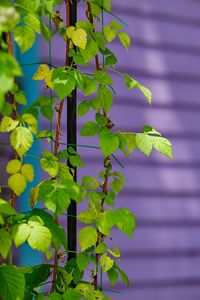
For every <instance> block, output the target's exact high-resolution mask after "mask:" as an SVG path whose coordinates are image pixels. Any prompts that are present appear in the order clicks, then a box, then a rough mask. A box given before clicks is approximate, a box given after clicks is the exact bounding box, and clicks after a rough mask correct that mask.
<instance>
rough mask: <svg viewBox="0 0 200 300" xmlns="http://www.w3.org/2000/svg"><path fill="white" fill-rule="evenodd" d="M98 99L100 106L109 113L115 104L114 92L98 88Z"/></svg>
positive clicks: (102, 87) (101, 87)
mask: <svg viewBox="0 0 200 300" xmlns="http://www.w3.org/2000/svg"><path fill="white" fill-rule="evenodd" d="M98 99H99V101H100V105H101V106H102V107H103V109H104V111H105V112H106V113H108V112H109V111H110V108H111V106H112V103H113V94H112V92H111V91H110V90H109V89H107V88H106V87H104V86H99V88H98Z"/></svg>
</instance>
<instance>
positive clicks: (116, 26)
mask: <svg viewBox="0 0 200 300" xmlns="http://www.w3.org/2000/svg"><path fill="white" fill-rule="evenodd" d="M110 26H111V27H112V28H113V29H115V30H122V29H123V26H122V25H121V24H119V23H118V22H117V21H110Z"/></svg>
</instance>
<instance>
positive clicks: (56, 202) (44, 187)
mask: <svg viewBox="0 0 200 300" xmlns="http://www.w3.org/2000/svg"><path fill="white" fill-rule="evenodd" d="M70 183H71V186H72V183H73V181H71V180H70ZM69 192H70V191H68V190H67V188H66V187H65V186H64V185H62V183H60V184H59V183H57V182H55V181H52V180H46V181H44V182H43V183H42V184H41V185H40V189H39V196H38V197H39V198H40V199H43V200H44V204H45V206H46V207H47V208H48V209H49V210H51V211H52V212H53V213H55V215H56V216H58V215H60V214H62V213H63V212H64V211H65V210H67V208H68V206H69V204H70V195H69Z"/></svg>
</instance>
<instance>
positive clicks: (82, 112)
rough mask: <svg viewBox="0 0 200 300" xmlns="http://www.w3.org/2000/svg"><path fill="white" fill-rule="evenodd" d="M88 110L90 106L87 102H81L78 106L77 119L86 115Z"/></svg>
mask: <svg viewBox="0 0 200 300" xmlns="http://www.w3.org/2000/svg"><path fill="white" fill-rule="evenodd" d="M89 110H90V105H89V103H88V101H87V100H84V101H82V102H81V103H80V104H79V105H78V117H79V118H80V117H82V116H83V115H85V114H87V113H88V112H89Z"/></svg>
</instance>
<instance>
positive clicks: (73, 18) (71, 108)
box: [67, 0, 77, 260]
mask: <svg viewBox="0 0 200 300" xmlns="http://www.w3.org/2000/svg"><path fill="white" fill-rule="evenodd" d="M76 22H77V1H76V0H75V1H70V26H75V23H76ZM76 97H77V93H76V90H74V91H73V93H72V95H71V97H68V99H67V143H68V144H76V132H77V128H76V122H77V121H76V119H77V117H76ZM73 148H74V149H75V150H76V147H75V146H74V147H73ZM68 166H69V167H70V168H73V170H74V180H75V181H76V180H77V172H76V168H74V167H72V166H71V165H70V163H69V162H68ZM76 214H77V207H76V202H75V201H73V200H72V201H71V204H70V206H69V208H68V216H67V239H68V251H69V253H68V260H70V259H71V258H75V257H76V251H77V245H76V243H77V221H76V217H75V216H76Z"/></svg>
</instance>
